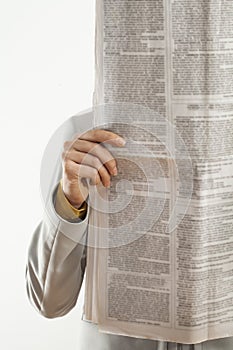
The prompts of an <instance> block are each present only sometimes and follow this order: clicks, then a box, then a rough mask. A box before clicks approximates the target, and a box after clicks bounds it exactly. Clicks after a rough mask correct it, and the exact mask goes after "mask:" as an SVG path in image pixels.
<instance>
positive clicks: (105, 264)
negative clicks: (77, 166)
mask: <svg viewBox="0 0 233 350" xmlns="http://www.w3.org/2000/svg"><path fill="white" fill-rule="evenodd" d="M232 18H233V3H232V1H226V0H224V1H221V0H219V1H205V0H195V1H194V0H172V1H163V0H140V1H136V0H135V1H134V0H118V1H114V0H98V1H97V2H96V85H95V92H94V105H95V106H98V105H101V106H102V107H100V108H97V109H96V115H95V126H99V125H102V124H103V127H106V128H107V129H111V130H113V131H114V132H117V133H119V134H120V135H122V136H123V137H125V139H126V140H127V143H126V147H123V148H121V149H117V150H116V149H113V147H112V148H111V147H109V149H110V150H111V151H112V152H113V154H114V156H116V159H117V163H118V169H119V174H118V176H117V177H116V178H114V179H113V180H112V185H111V188H110V189H108V190H107V189H104V188H99V189H98V191H99V192H98V193H97V192H95V193H93V195H91V196H90V199H91V203H92V209H91V217H90V229H89V233H88V240H89V244H88V260H87V276H86V296H85V310H84V311H85V319H86V320H89V321H91V322H95V323H97V324H98V327H99V329H100V331H102V332H106V333H113V334H121V335H126V336H133V337H139V338H147V339H155V340H164V341H171V342H179V343H189V344H190V343H199V342H202V341H205V340H209V339H215V338H221V337H228V336H233V235H232V232H233V152H232V151H233V132H232V130H233V25H232ZM153 117H154V119H153ZM109 122H110V124H108V126H105V123H109ZM132 140H133V141H132ZM182 142H183V143H182ZM181 144H182V147H181ZM183 146H184V147H183ZM120 180H122V182H120V183H121V185H119V186H118V187H117V182H119V181H120ZM190 180H191V181H190ZM119 203H120V205H119ZM100 208H101V210H100ZM129 223H130V224H129Z"/></svg>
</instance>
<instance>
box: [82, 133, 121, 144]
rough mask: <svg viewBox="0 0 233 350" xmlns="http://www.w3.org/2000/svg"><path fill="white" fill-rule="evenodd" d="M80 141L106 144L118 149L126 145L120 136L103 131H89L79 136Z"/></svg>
mask: <svg viewBox="0 0 233 350" xmlns="http://www.w3.org/2000/svg"><path fill="white" fill-rule="evenodd" d="M79 139H80V140H86V141H92V142H106V143H109V144H110V145H112V146H118V147H122V146H124V145H125V140H124V139H123V138H122V137H121V136H120V135H118V134H115V133H114V132H112V131H107V130H102V129H95V130H89V131H87V132H85V133H83V134H81V135H79Z"/></svg>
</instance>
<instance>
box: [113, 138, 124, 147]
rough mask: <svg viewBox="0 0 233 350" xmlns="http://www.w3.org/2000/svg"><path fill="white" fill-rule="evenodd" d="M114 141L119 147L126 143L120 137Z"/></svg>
mask: <svg viewBox="0 0 233 350" xmlns="http://www.w3.org/2000/svg"><path fill="white" fill-rule="evenodd" d="M115 141H116V143H117V144H118V145H119V146H124V145H125V143H126V141H125V140H124V139H122V138H121V137H118V138H116V139H115Z"/></svg>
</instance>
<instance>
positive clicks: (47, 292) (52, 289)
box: [25, 112, 92, 318]
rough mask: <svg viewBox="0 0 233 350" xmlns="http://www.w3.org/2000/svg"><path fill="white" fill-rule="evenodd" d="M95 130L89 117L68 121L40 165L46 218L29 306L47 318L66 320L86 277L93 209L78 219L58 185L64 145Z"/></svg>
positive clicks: (31, 252) (30, 270)
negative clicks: (89, 219) (88, 238)
mask: <svg viewBox="0 0 233 350" xmlns="http://www.w3.org/2000/svg"><path fill="white" fill-rule="evenodd" d="M91 126H92V113H89V112H87V113H84V114H82V115H77V116H74V117H71V118H70V119H68V120H67V121H66V122H65V123H63V124H62V125H61V126H60V127H59V128H58V129H57V130H56V131H55V133H54V134H53V136H52V137H51V139H50V141H49V143H48V145H47V147H46V149H45V152H44V155H43V159H42V162H41V176H40V179H41V195H42V199H43V202H44V203H43V204H44V212H43V214H42V219H41V221H40V222H39V223H38V225H37V227H36V228H35V229H34V231H33V233H32V234H30V240H29V243H28V250H27V256H26V271H25V279H26V290H27V296H28V299H29V301H30V302H31V304H32V305H33V306H34V307H35V309H36V310H37V311H38V312H39V313H40V314H41V315H43V316H45V317H47V318H55V317H60V316H63V315H65V314H67V313H68V312H69V311H70V310H71V309H72V308H73V307H74V306H75V304H76V301H77V298H78V295H79V291H80V288H81V285H82V281H83V277H84V272H85V266H86V240H87V232H88V218H89V205H88V201H87V204H86V208H85V207H82V208H80V209H82V210H81V211H80V212H78V215H77V211H75V210H74V208H72V207H71V205H69V203H68V202H67V199H66V197H65V196H64V193H63V191H62V190H61V184H60V181H61V178H62V166H61V164H62V162H61V160H62V159H61V154H62V151H63V143H64V142H65V141H66V140H70V139H71V137H73V136H74V134H75V133H76V132H79V133H80V132H84V131H85V130H86V129H87V128H89V127H91ZM84 206H85V205H84ZM75 209H76V208H75ZM76 210H77V209H76ZM79 214H80V215H79Z"/></svg>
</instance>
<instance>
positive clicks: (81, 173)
mask: <svg viewBox="0 0 233 350" xmlns="http://www.w3.org/2000/svg"><path fill="white" fill-rule="evenodd" d="M72 163H73V165H72V167H73V171H74V176H77V177H80V178H85V179H90V180H91V184H92V185H98V184H99V183H100V182H101V180H100V176H99V173H98V170H97V169H95V168H92V167H90V166H88V165H83V164H77V163H75V162H72Z"/></svg>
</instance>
